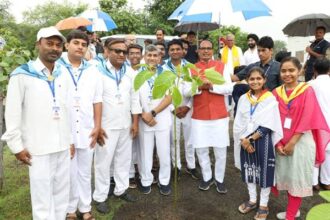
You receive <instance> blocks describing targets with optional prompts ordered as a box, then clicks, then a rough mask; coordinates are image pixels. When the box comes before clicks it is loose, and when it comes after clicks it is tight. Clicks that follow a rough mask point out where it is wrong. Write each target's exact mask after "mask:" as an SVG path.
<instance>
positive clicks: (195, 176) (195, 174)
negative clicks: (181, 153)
mask: <svg viewBox="0 0 330 220" xmlns="http://www.w3.org/2000/svg"><path fill="white" fill-rule="evenodd" d="M186 172H187V173H189V174H190V175H191V177H192V178H193V179H195V180H198V179H200V175H199V173H198V171H197V169H196V168H195V169H189V168H188V167H187V168H186Z"/></svg>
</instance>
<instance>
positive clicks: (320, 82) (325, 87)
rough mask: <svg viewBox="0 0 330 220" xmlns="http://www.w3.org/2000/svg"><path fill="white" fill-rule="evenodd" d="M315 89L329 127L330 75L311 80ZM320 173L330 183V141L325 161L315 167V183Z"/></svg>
mask: <svg viewBox="0 0 330 220" xmlns="http://www.w3.org/2000/svg"><path fill="white" fill-rule="evenodd" d="M309 83H310V85H311V86H312V87H313V89H314V91H315V95H316V98H317V101H318V103H319V105H320V107H321V110H322V113H323V115H324V117H325V120H326V121H327V124H328V127H330V109H329V106H330V96H329V85H330V76H329V75H320V76H318V77H316V79H315V80H312V81H310V82H309ZM319 175H320V182H321V183H322V184H325V185H330V143H329V144H328V146H327V148H326V154H325V161H324V162H323V163H322V164H321V166H320V170H319V168H315V169H314V175H313V176H314V177H313V185H317V184H318V178H319Z"/></svg>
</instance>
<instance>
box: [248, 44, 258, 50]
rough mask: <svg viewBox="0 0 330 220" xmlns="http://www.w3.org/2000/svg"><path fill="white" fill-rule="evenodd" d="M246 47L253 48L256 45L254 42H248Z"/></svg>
mask: <svg viewBox="0 0 330 220" xmlns="http://www.w3.org/2000/svg"><path fill="white" fill-rule="evenodd" d="M248 47H249V48H250V49H253V48H255V47H256V44H252V43H251V44H248Z"/></svg>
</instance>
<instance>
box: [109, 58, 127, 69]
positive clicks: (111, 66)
mask: <svg viewBox="0 0 330 220" xmlns="http://www.w3.org/2000/svg"><path fill="white" fill-rule="evenodd" d="M106 65H107V68H108V69H109V70H110V71H111V72H117V71H119V70H121V69H122V67H123V65H125V63H123V64H122V65H121V67H120V69H119V70H117V69H116V68H115V67H114V66H113V65H112V64H111V62H110V60H109V59H107V62H106Z"/></svg>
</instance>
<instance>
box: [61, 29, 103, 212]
mask: <svg viewBox="0 0 330 220" xmlns="http://www.w3.org/2000/svg"><path fill="white" fill-rule="evenodd" d="M88 43H89V40H88V36H87V34H85V33H83V32H81V31H79V30H73V31H71V32H70V33H69V34H68V36H67V43H66V44H65V47H66V49H67V50H68V52H67V53H65V54H63V55H62V57H61V59H60V60H59V63H60V64H62V65H63V66H65V67H66V68H67V70H68V72H69V76H70V78H71V84H70V85H71V86H70V101H71V105H70V107H71V125H72V126H71V128H72V136H73V143H74V147H75V155H74V157H73V159H72V160H71V164H70V169H71V181H70V202H69V207H68V215H67V217H70V216H71V217H73V218H74V217H76V211H77V209H78V210H79V212H80V213H82V214H83V218H87V217H90V216H91V213H90V212H91V208H92V207H91V202H92V187H91V176H92V172H91V170H92V161H93V155H94V147H95V144H96V140H97V137H98V134H99V132H100V129H101V116H102V92H103V89H102V88H103V84H102V78H101V74H100V72H99V71H98V69H97V68H96V66H93V65H91V64H89V63H88V62H87V61H86V60H84V59H83V57H84V55H85V53H86V51H87V48H88Z"/></svg>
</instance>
